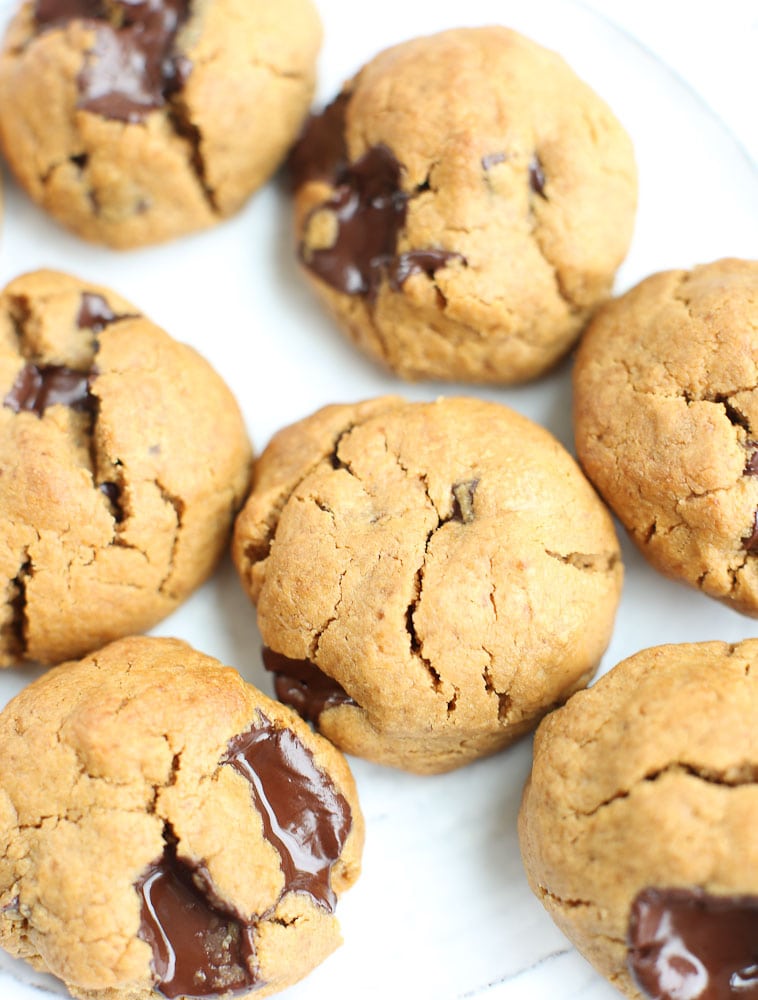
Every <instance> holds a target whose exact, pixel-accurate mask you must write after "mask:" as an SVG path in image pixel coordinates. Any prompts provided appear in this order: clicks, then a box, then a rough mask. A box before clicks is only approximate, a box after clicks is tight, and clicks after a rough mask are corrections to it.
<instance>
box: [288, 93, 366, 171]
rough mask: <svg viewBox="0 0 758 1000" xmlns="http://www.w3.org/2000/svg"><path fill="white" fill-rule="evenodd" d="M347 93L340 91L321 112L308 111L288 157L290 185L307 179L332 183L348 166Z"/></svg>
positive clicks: (348, 100) (348, 95)
mask: <svg viewBox="0 0 758 1000" xmlns="http://www.w3.org/2000/svg"><path fill="white" fill-rule="evenodd" d="M350 96H351V95H350V94H347V93H343V94H340V95H339V96H338V97H336V98H335V99H334V100H333V101H332V103H331V104H328V105H327V106H326V107H325V108H324V110H323V111H322V112H321V114H320V115H311V116H310V118H308V120H307V121H306V123H305V126H304V127H303V131H302V132H301V134H300V138H299V139H298V141H297V143H296V144H295V146H294V148H293V150H292V152H291V153H290V156H289V160H288V161H287V167H288V170H289V174H290V180H291V183H292V187H293V189H297V188H299V187H300V186H301V185H303V184H305V183H307V182H308V181H315V180H323V181H327V182H328V183H331V182H333V181H334V178H335V177H336V176H337V174H338V173H339V172H340V171H342V170H344V168H345V167H346V166H347V148H346V146H345V114H346V112H347V106H348V104H349V103H350Z"/></svg>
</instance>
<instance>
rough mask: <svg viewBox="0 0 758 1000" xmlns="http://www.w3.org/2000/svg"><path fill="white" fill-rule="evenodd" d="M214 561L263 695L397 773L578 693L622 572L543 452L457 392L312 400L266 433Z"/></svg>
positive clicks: (535, 434) (508, 728)
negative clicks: (227, 571)
mask: <svg viewBox="0 0 758 1000" xmlns="http://www.w3.org/2000/svg"><path fill="white" fill-rule="evenodd" d="M233 552H234V557H235V562H236V564H237V568H238V570H239V572H240V575H241V578H242V580H243V584H244V586H245V587H246V589H247V590H248V592H249V593H250V596H251V598H252V600H253V602H254V603H255V604H256V605H257V609H258V624H259V626H260V630H261V635H262V638H263V642H264V644H265V647H267V650H266V652H265V655H264V662H265V663H266V665H267V666H268V667H269V669H271V670H272V671H273V672H274V673H275V675H276V687H277V692H278V694H279V697H280V698H283V699H285V700H286V701H288V702H289V703H291V704H293V705H294V706H295V707H297V708H298V710H299V711H301V713H302V714H304V715H305V716H306V717H308V718H310V719H312V720H313V721H315V722H316V724H317V726H318V728H319V731H320V732H322V733H323V734H324V735H325V736H327V737H328V738H329V739H331V740H332V741H333V742H334V743H336V744H337V745H338V746H340V747H341V748H343V749H345V750H347V751H349V752H350V753H355V754H358V755H360V756H364V757H367V758H369V759H372V760H376V761H379V762H381V763H386V764H391V765H394V766H398V767H402V768H405V769H407V770H411V771H417V772H435V771H445V770H450V769H451V768H454V767H457V766H459V765H461V764H465V763H466V762H468V761H470V760H472V759H474V758H475V757H478V756H481V755H483V754H486V753H490V752H493V751H495V750H497V749H499V748H501V747H503V746H506V745H507V744H509V743H511V742H512V741H513V740H514V739H516V738H517V737H518V736H520V735H521V734H522V733H524V732H526V731H528V730H529V729H531V728H533V726H534V725H536V723H537V721H538V719H539V718H540V717H541V716H542V715H543V714H544V713H545V712H546V711H547V710H548V709H549V708H551V707H552V706H553V705H554V704H556V703H559V702H561V701H563V700H565V698H567V697H568V695H569V694H570V693H571V692H573V691H574V690H576V689H577V688H579V687H581V686H583V685H584V684H585V683H586V682H587V681H588V680H589V678H590V677H591V676H592V673H593V672H594V670H595V668H596V666H597V663H598V661H599V659H600V656H601V655H602V653H603V650H604V649H605V647H606V644H607V642H608V639H609V636H610V632H611V628H612V623H613V617H614V613H615V610H616V604H617V600H618V596H619V589H620V585H621V574H622V568H621V563H620V558H619V550H618V545H617V541H616V537H615V534H614V531H613V526H612V523H611V520H610V517H609V516H608V514H607V512H606V510H605V508H604V507H603V506H602V504H601V503H600V501H599V500H598V499H597V497H596V495H595V493H594V491H593V490H592V488H591V487H590V485H589V483H587V481H586V480H585V479H584V477H583V476H582V475H581V473H580V471H579V469H578V468H577V466H576V464H575V463H574V461H573V459H571V457H570V456H569V455H568V454H567V453H566V452H565V451H564V449H563V448H562V447H561V446H560V445H559V444H558V442H557V441H555V439H554V438H552V437H551V435H550V434H548V432H547V431H545V430H543V429H542V428H541V427H538V426H537V425H536V424H533V423H532V422H531V421H529V420H527V419H526V418H524V417H521V416H519V415H518V414H517V413H515V412H513V411H511V410H509V409H507V408H505V407H503V406H499V405H497V404H494V403H486V402H481V401H477V400H473V399H463V398H461V399H441V400H438V401H437V402H435V403H431V404H421V403H417V404H414V403H406V402H405V401H404V400H402V399H399V398H397V397H384V398H379V399H375V400H369V401H366V402H363V403H358V404H355V405H337V406H331V407H327V408H325V409H323V410H320V411H319V412H318V413H316V414H314V415H312V416H311V417H308V418H306V419H305V420H303V421H301V422H300V423H298V424H294V425H292V426H291V427H288V428H285V429H284V430H282V431H280V432H279V433H278V434H277V435H276V436H275V437H274V438H273V439H272V441H271V442H270V444H269V445H268V447H267V448H266V449H265V451H264V452H263V454H262V455H261V457H260V459H259V461H258V463H257V466H256V471H255V473H254V485H253V490H252V493H251V496H250V498H249V500H248V502H247V504H246V506H245V507H244V508H243V511H242V512H241V514H240V516H239V518H238V520H237V524H236V527H235V536H234V545H233Z"/></svg>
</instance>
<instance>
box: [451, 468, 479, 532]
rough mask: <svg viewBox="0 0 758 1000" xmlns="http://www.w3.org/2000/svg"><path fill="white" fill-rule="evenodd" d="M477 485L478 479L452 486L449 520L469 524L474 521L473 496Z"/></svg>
mask: <svg viewBox="0 0 758 1000" xmlns="http://www.w3.org/2000/svg"><path fill="white" fill-rule="evenodd" d="M478 485H479V480H478V479H467V480H466V481H465V482H462V483H454V484H453V487H452V489H453V514H452V517H451V520H453V521H462V522H463V524H470V523H471V522H472V521H473V520H474V494H475V493H476V488H477V486H478Z"/></svg>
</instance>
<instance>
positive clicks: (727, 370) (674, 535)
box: [574, 260, 758, 616]
mask: <svg viewBox="0 0 758 1000" xmlns="http://www.w3.org/2000/svg"><path fill="white" fill-rule="evenodd" d="M757 368H758V262H756V261H752V262H751V261H743V260H721V261H716V262H715V263H712V264H706V265H703V266H701V267H696V268H694V269H693V270H692V271H667V272H664V273H662V274H656V275H653V276H652V277H650V278H647V279H646V280H645V281H643V282H641V283H640V284H639V285H638V286H637V287H636V288H634V289H632V290H631V291H630V292H628V293H627V294H626V295H624V296H622V297H621V298H619V299H617V300H616V301H614V302H612V303H609V304H608V305H607V306H606V307H605V308H604V309H603V310H601V312H600V313H599V314H598V315H597V317H596V318H595V319H594V320H593V322H592V324H591V325H590V328H589V330H588V331H587V334H586V336H585V337H584V339H583V341H582V344H581V347H580V349H579V352H578V354H577V359H576V368H575V375H574V411H575V412H574V416H575V430H576V448H577V453H578V455H579V459H580V462H581V463H582V465H583V466H584V469H585V471H586V473H587V475H588V476H589V477H590V479H591V480H592V481H593V482H594V483H595V485H596V486H597V488H598V489H599V490H600V492H601V493H602V494H603V496H604V497H605V499H606V500H607V502H608V503H609V505H610V506H611V507H612V508H613V510H614V511H615V512H616V514H617V515H618V516H619V518H620V519H621V521H622V522H623V524H624V526H625V527H626V528H627V530H628V531H629V533H630V535H631V537H632V538H633V539H634V541H635V542H636V543H637V545H638V546H639V548H640V550H641V551H642V553H643V554H644V555H645V557H646V558H647V559H648V560H649V561H650V562H651V563H652V564H653V565H654V566H655V567H656V568H657V569H659V570H661V571H662V572H663V573H666V574H667V575H669V576H672V577H674V578H676V579H679V580H683V581H684V582H686V583H689V584H691V585H692V586H694V587H697V588H698V589H699V590H701V591H702V592H703V593H705V594H708V595H710V596H711V597H716V598H718V599H720V600H722V601H724V602H726V603H727V604H729V605H731V606H732V607H734V608H736V609H737V610H739V611H743V612H745V613H746V614H750V615H754V616H755V615H758V559H756V554H758V479H757V478H756V476H758V388H757V386H758V374H757Z"/></svg>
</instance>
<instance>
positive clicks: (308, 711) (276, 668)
mask: <svg viewBox="0 0 758 1000" xmlns="http://www.w3.org/2000/svg"><path fill="white" fill-rule="evenodd" d="M338 468H339V466H338ZM263 665H264V666H265V668H266V670H268V671H270V672H271V673H272V674H274V688H275V690H276V696H277V698H278V699H279V701H281V702H283V703H284V704H285V705H289V706H290V707H291V708H294V709H295V711H296V712H297V713H298V714H299V715H301V716H302V717H303V718H304V719H306V720H307V721H308V722H313V723H317V722H318V720H319V716H320V715H321V713H322V712H323V711H324V710H325V709H327V708H334V707H335V706H336V705H355V702H354V701H353V699H352V698H351V697H350V695H349V694H348V693H347V691H345V689H344V688H343V687H341V685H339V684H338V683H337V681H335V680H332V678H331V677H329V676H328V674H325V673H324V672H323V670H319V668H318V667H317V666H316V664H315V663H311V661H310V660H291V659H290V658H289V657H288V656H282V654H281V653H275V652H274V650H273V649H269V648H268V646H264V647H263Z"/></svg>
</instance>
